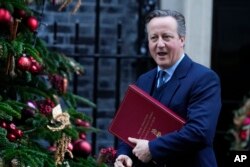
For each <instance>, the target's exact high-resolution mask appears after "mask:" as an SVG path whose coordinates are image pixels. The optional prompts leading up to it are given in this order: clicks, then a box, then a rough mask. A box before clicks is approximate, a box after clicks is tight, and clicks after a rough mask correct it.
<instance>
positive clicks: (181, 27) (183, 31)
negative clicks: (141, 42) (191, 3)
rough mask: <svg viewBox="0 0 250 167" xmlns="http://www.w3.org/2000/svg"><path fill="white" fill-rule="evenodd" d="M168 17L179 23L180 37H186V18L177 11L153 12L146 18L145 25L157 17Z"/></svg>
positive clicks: (178, 31)
mask: <svg viewBox="0 0 250 167" xmlns="http://www.w3.org/2000/svg"><path fill="white" fill-rule="evenodd" d="M166 16H170V17H173V18H174V19H175V20H176V22H177V33H178V34H179V36H181V37H185V36H186V25H185V17H184V16H183V15H182V14H181V13H179V12H177V11H173V10H153V11H152V12H150V13H149V14H148V15H147V16H146V18H145V24H146V25H147V24H148V23H149V22H150V21H151V20H152V19H153V18H155V17H166Z"/></svg>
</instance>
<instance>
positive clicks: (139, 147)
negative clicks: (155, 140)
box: [128, 137, 152, 163]
mask: <svg viewBox="0 0 250 167" xmlns="http://www.w3.org/2000/svg"><path fill="white" fill-rule="evenodd" d="M128 140H129V141H130V142H131V143H134V144H135V145H136V146H135V148H134V149H133V150H132V152H133V154H134V155H135V156H136V157H137V158H138V159H139V160H141V161H142V162H144V163H147V162H149V161H150V160H151V159H152V156H151V153H150V151H149V147H148V140H142V139H136V138H132V137H129V138H128Z"/></svg>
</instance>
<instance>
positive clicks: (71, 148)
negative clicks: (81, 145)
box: [67, 143, 74, 151]
mask: <svg viewBox="0 0 250 167" xmlns="http://www.w3.org/2000/svg"><path fill="white" fill-rule="evenodd" d="M73 148H74V145H73V144H72V143H69V144H68V147H67V149H68V150H69V151H73Z"/></svg>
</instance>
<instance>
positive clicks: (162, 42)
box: [157, 38, 165, 47]
mask: <svg viewBox="0 0 250 167" xmlns="http://www.w3.org/2000/svg"><path fill="white" fill-rule="evenodd" d="M164 46H165V44H164V40H163V39H162V38H159V40H158V41H157V47H164Z"/></svg>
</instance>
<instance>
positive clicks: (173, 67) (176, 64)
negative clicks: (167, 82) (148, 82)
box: [157, 53, 185, 79]
mask: <svg viewBox="0 0 250 167" xmlns="http://www.w3.org/2000/svg"><path fill="white" fill-rule="evenodd" d="M184 56H185V54H184V53H183V54H182V55H181V57H180V58H179V60H178V61H177V62H176V63H175V64H174V65H172V66H171V67H169V68H167V69H164V71H166V72H167V74H168V75H169V76H170V77H169V79H170V78H171V77H172V75H173V73H174V71H175V69H176V68H177V66H178V65H179V64H180V62H181V60H182V59H183V58H184ZM160 70H162V69H161V68H160V67H159V66H157V77H158V72H159V71H160Z"/></svg>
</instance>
